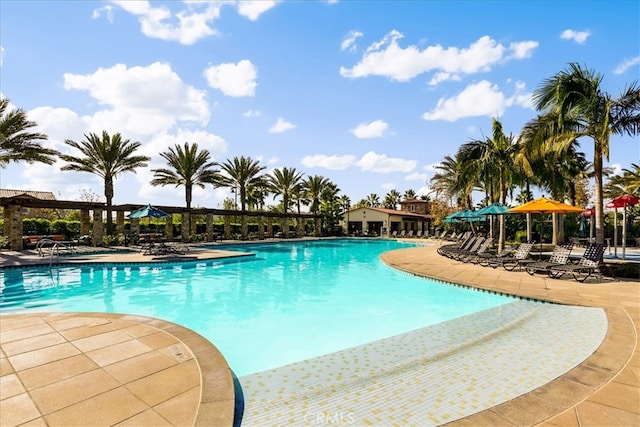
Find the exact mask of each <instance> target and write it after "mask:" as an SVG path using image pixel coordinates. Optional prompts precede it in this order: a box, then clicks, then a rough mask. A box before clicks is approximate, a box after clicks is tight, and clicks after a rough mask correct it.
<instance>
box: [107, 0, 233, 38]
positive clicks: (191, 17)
mask: <svg viewBox="0 0 640 427" xmlns="http://www.w3.org/2000/svg"><path fill="white" fill-rule="evenodd" d="M112 3H113V4H116V5H118V6H120V7H121V8H122V9H124V10H125V11H126V12H129V13H131V14H133V15H136V16H138V21H139V22H140V27H141V30H142V33H143V34H144V35H146V36H147V37H151V38H158V39H161V40H171V41H177V42H179V43H181V44H185V45H190V44H193V43H195V42H197V41H198V40H200V39H202V38H205V37H209V36H213V35H216V34H218V32H217V30H215V29H214V28H213V27H212V26H211V25H210V24H211V23H212V21H214V20H215V19H218V18H219V17H220V8H221V7H222V6H223V5H224V4H225V3H217V2H190V3H188V8H187V9H183V10H180V11H179V12H176V13H175V15H174V14H173V13H172V11H171V10H170V9H169V8H168V7H153V6H151V4H150V3H149V2H148V1H146V0H139V1H129V0H114V1H113V2H112Z"/></svg>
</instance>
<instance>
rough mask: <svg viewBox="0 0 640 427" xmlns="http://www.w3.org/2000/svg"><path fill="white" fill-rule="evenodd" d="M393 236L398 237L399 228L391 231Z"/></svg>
mask: <svg viewBox="0 0 640 427" xmlns="http://www.w3.org/2000/svg"><path fill="white" fill-rule="evenodd" d="M391 237H393V238H396V237H398V230H393V231H392V232H391Z"/></svg>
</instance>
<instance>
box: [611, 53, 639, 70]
mask: <svg viewBox="0 0 640 427" xmlns="http://www.w3.org/2000/svg"><path fill="white" fill-rule="evenodd" d="M638 64H640V56H636V57H635V58H631V59H625V60H624V61H622V63H620V64H618V66H617V67H616V68H615V69H614V70H613V74H624V73H626V72H627V70H628V69H629V68H631V67H635V66H636V65H638Z"/></svg>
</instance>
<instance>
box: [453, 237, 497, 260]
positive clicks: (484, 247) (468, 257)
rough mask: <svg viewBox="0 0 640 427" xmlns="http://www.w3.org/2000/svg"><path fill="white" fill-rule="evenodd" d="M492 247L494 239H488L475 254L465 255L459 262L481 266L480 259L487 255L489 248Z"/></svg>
mask: <svg viewBox="0 0 640 427" xmlns="http://www.w3.org/2000/svg"><path fill="white" fill-rule="evenodd" d="M491 245H493V239H489V238H486V239H484V241H483V242H482V243H481V244H480V246H479V247H478V250H476V251H475V252H473V253H469V254H463V255H461V256H460V257H459V258H458V259H459V261H462V262H470V263H472V264H479V263H480V258H481V257H482V256H483V255H484V254H486V253H487V250H489V247H490V246H491Z"/></svg>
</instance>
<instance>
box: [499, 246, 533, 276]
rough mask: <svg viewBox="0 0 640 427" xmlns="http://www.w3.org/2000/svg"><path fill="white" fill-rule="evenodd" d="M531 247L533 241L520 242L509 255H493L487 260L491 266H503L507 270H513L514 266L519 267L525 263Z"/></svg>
mask: <svg viewBox="0 0 640 427" xmlns="http://www.w3.org/2000/svg"><path fill="white" fill-rule="evenodd" d="M532 248H533V243H521V244H520V246H518V249H516V251H515V252H514V253H513V254H512V255H509V256H503V257H495V258H491V259H490V260H489V265H490V266H491V267H493V268H498V267H499V266H502V267H504V269H505V270H507V271H513V270H515V269H516V268H520V267H521V266H522V264H523V263H526V262H527V261H525V260H528V259H530V258H529V253H530V252H531V249H532Z"/></svg>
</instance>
